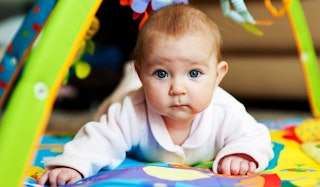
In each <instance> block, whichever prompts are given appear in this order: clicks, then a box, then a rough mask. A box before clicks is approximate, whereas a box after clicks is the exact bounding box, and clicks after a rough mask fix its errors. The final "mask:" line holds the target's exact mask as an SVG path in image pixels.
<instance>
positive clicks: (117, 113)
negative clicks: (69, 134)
mask: <svg viewBox="0 0 320 187" xmlns="http://www.w3.org/2000/svg"><path fill="white" fill-rule="evenodd" d="M124 102H126V101H124ZM128 102H129V103H130V101H128ZM125 105H126V104H125V103H124V104H122V105H121V104H120V103H117V104H114V105H112V106H111V107H110V109H109V110H108V114H106V115H103V116H102V117H101V119H100V122H89V123H87V124H85V125H84V126H83V127H82V128H81V129H80V130H79V131H78V132H77V134H76V136H75V137H74V139H73V140H72V141H70V142H68V143H67V144H66V145H65V146H64V151H63V153H62V154H61V155H59V156H57V157H55V158H54V159H52V160H51V161H49V162H48V163H47V164H46V167H47V168H53V167H57V166H65V167H70V168H73V169H76V170H77V171H79V172H80V173H81V174H82V175H83V176H84V177H88V176H91V175H94V174H96V173H97V172H98V171H99V170H100V169H102V168H103V167H107V168H108V169H114V168H116V167H117V166H118V165H120V164H121V163H122V162H123V160H124V159H125V157H126V152H127V151H130V149H131V148H132V147H133V142H137V141H138V140H136V138H137V137H139V133H140V132H141V128H140V127H141V126H138V125H137V124H138V123H137V121H136V120H137V118H135V117H134V116H136V114H135V111H134V109H133V107H131V106H129V107H126V106H125ZM129 105H131V104H129Z"/></svg>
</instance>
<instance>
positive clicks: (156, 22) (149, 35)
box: [133, 4, 221, 64]
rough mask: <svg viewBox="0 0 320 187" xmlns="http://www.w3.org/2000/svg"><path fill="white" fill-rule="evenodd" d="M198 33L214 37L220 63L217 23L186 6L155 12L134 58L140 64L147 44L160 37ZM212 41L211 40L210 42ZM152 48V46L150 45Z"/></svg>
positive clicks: (142, 33)
mask: <svg viewBox="0 0 320 187" xmlns="http://www.w3.org/2000/svg"><path fill="white" fill-rule="evenodd" d="M197 32H203V33H208V34H210V35H212V36H213V39H214V43H213V45H212V46H213V47H216V52H217V58H218V62H219V61H220V60H221V53H220V47H221V35H220V32H219V29H218V27H217V25H216V24H215V22H214V21H213V20H212V19H211V17H210V16H208V15H207V14H205V13H204V12H202V11H201V10H199V9H197V8H195V7H193V6H191V5H185V4H174V5H170V6H167V7H164V8H162V9H160V10H157V11H155V12H153V13H152V14H151V15H150V17H149V18H148V20H147V21H146V22H145V24H144V26H143V27H142V28H141V30H140V32H139V35H138V39H137V44H136V47H135V49H134V51H133V58H134V59H135V60H136V61H137V63H138V64H140V63H141V62H142V61H143V60H144V57H145V53H146V52H147V51H148V50H147V49H146V48H145V46H146V44H150V43H151V44H152V42H153V39H156V38H158V37H173V38H179V37H183V36H185V35H186V34H193V33H197ZM209 41H210V40H209ZM148 46H149V47H150V45H148Z"/></svg>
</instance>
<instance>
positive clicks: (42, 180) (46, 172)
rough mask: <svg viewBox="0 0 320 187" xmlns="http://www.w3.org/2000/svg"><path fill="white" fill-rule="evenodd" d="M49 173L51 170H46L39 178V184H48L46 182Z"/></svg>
mask: <svg viewBox="0 0 320 187" xmlns="http://www.w3.org/2000/svg"><path fill="white" fill-rule="evenodd" d="M48 174H49V171H45V172H44V173H43V174H42V175H41V177H40V179H39V180H38V184H39V185H41V186H44V185H45V184H46V182H47V181H48Z"/></svg>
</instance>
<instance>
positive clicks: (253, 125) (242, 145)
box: [213, 107, 274, 173]
mask: <svg viewBox="0 0 320 187" xmlns="http://www.w3.org/2000/svg"><path fill="white" fill-rule="evenodd" d="M229 113H230V114H228V115H226V117H225V118H224V120H223V125H222V126H221V129H220V133H219V135H220V136H219V137H217V144H219V145H220V147H221V149H220V150H219V152H218V154H217V155H216V158H215V160H214V163H213V170H214V172H216V173H217V168H218V163H219V162H220V160H221V159H222V158H223V157H225V156H227V155H231V154H236V153H243V154H247V155H249V156H251V157H252V158H253V159H254V160H255V161H256V162H257V163H258V167H257V170H256V171H261V170H263V169H265V168H266V167H267V166H268V163H269V161H270V160H271V159H272V158H273V156H274V153H273V150H272V144H271V138H270V133H269V130H268V128H267V127H266V126H265V125H263V124H261V123H258V122H257V121H256V120H255V119H254V118H253V117H252V116H251V115H250V114H248V113H247V112H246V110H245V108H244V107H243V108H240V110H236V111H235V110H234V109H233V111H232V112H230V111H229Z"/></svg>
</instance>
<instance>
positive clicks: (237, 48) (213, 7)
mask: <svg viewBox="0 0 320 187" xmlns="http://www.w3.org/2000/svg"><path fill="white" fill-rule="evenodd" d="M34 2H35V1H34V0H0V57H1V54H3V52H4V50H5V48H6V46H7V45H8V43H9V42H10V41H11V38H12V37H13V36H14V33H15V30H16V29H18V27H19V24H20V23H21V22H22V20H23V17H24V15H25V14H26V13H27V11H29V10H30V8H31V7H32V5H33V4H34ZM219 2H220V1H219V0H197V1H196V0H193V1H191V2H190V4H192V5H195V6H197V7H199V8H200V9H202V10H203V11H205V12H207V13H208V14H209V15H210V16H212V17H213V19H214V20H215V21H216V23H217V24H218V26H219V27H220V31H221V33H222V37H223V46H222V53H223V59H224V60H226V61H227V62H228V63H229V73H228V75H227V76H226V77H225V79H224V80H223V82H222V84H221V86H222V87H223V88H224V89H226V90H227V91H229V92H230V93H231V94H232V95H234V96H235V97H236V98H237V99H239V100H240V101H241V102H243V103H244V104H245V105H246V106H247V107H248V110H249V112H251V113H252V114H253V115H254V116H255V117H257V118H260V119H262V118H281V117H282V118H288V117H304V116H310V115H311V114H310V109H309V103H308V96H307V93H306V85H305V81H304V75H303V72H302V67H301V63H300V60H299V57H298V53H297V46H296V43H295V40H294V37H293V33H292V30H291V27H290V23H289V21H288V17H287V15H284V16H283V17H281V18H274V17H272V15H271V14H270V13H269V12H268V10H267V9H266V7H265V5H264V2H263V0H246V1H245V2H246V5H247V7H248V10H249V12H250V13H251V14H252V16H253V17H254V18H255V19H256V20H271V21H272V22H273V24H272V25H269V26H263V25H261V26H260V25H258V26H257V27H258V28H259V29H260V30H261V31H262V32H263V36H256V35H254V34H252V33H250V32H248V31H247V30H245V29H244V28H243V27H241V26H240V25H239V24H237V23H235V22H233V21H232V20H231V19H230V18H226V17H224V16H223V13H222V10H221V9H220V3H219ZM272 3H273V4H274V6H275V7H277V8H279V9H280V8H281V7H282V6H283V5H282V1H281V0H273V1H272ZM301 3H302V5H303V9H304V11H305V16H306V19H307V21H308V24H309V29H310V32H311V34H312V37H313V42H314V45H315V49H316V52H317V53H319V50H320V34H319V31H320V24H319V23H318V21H317V20H318V18H319V14H320V13H319V9H320V1H316V0H301ZM97 17H98V18H99V20H100V22H101V25H100V29H99V31H98V33H97V34H96V35H95V36H94V38H93V40H94V42H95V45H96V52H95V54H94V55H93V56H88V57H85V58H86V59H85V60H86V61H88V62H90V64H91V66H92V68H93V69H92V72H91V74H90V75H89V76H88V77H87V78H86V79H83V80H80V79H78V78H77V77H75V76H74V77H70V79H69V81H68V84H67V85H64V90H65V92H61V93H60V94H59V95H58V98H57V101H56V103H55V106H54V112H53V114H52V117H51V120H50V124H51V125H50V124H49V127H51V128H53V129H54V128H55V127H56V126H59V124H65V123H76V124H78V125H82V122H83V121H87V120H88V119H91V117H92V114H93V113H94V112H95V109H96V108H97V106H98V105H99V104H100V103H101V101H102V100H103V99H104V98H105V97H107V96H108V95H109V94H110V93H112V91H113V90H114V89H115V87H116V86H117V85H118V83H119V81H120V80H121V77H122V76H123V67H124V65H125V64H126V63H127V62H128V61H129V60H130V54H131V50H132V49H133V47H134V45H135V39H136V34H137V31H138V24H139V22H138V21H134V20H132V11H131V9H130V8H129V7H123V6H120V5H119V0H105V1H103V3H102V5H101V6H100V8H99V10H98V12H97ZM56 124H58V125H56Z"/></svg>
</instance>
